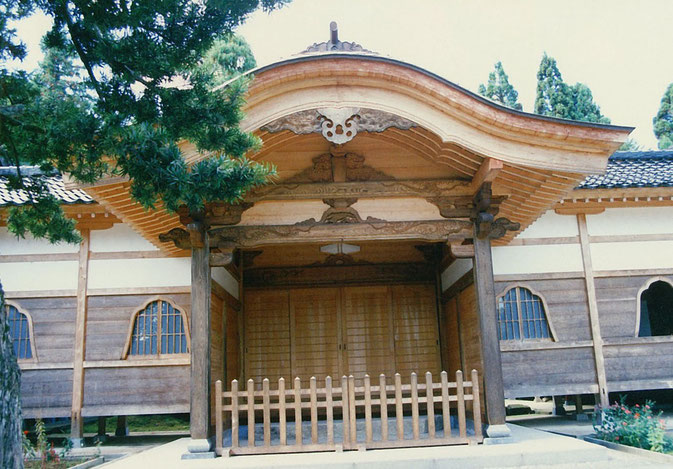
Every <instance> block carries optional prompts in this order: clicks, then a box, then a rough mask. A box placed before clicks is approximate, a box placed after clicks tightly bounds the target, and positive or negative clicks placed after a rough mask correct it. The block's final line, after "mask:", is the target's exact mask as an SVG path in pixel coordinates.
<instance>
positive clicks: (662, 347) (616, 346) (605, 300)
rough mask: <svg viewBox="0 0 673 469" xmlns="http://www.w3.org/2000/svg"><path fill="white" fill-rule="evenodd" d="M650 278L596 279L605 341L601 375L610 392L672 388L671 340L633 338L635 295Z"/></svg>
mask: <svg viewBox="0 0 673 469" xmlns="http://www.w3.org/2000/svg"><path fill="white" fill-rule="evenodd" d="M653 277H655V276H654V275H640V276H635V275H634V276H628V277H606V278H597V279H596V297H597V300H598V314H599V317H600V323H601V332H602V334H603V337H604V338H605V345H604V356H605V373H606V377H607V380H608V389H609V390H610V391H611V392H618V391H627V390H631V389H662V388H663V389H670V388H671V387H673V337H671V336H660V337H642V338H636V337H635V334H636V330H637V328H638V326H639V325H638V324H637V321H638V318H637V307H638V302H639V301H640V298H639V296H638V293H639V292H640V290H641V289H642V288H643V287H644V286H645V285H647V283H648V282H649V281H650V280H652V279H653ZM666 278H669V279H670V278H671V277H670V276H667V277H666Z"/></svg>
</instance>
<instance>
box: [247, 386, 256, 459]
mask: <svg viewBox="0 0 673 469" xmlns="http://www.w3.org/2000/svg"><path fill="white" fill-rule="evenodd" d="M254 386H255V382H254V381H253V380H252V378H251V379H249V380H248V446H249V447H251V448H252V447H253V446H255V388H254Z"/></svg>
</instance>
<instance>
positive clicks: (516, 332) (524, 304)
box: [498, 286, 554, 340]
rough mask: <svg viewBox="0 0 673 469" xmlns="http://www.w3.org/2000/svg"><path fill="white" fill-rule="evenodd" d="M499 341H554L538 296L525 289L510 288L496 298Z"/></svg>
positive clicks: (518, 287)
mask: <svg viewBox="0 0 673 469" xmlns="http://www.w3.org/2000/svg"><path fill="white" fill-rule="evenodd" d="M498 329H499V331H500V340H531V339H550V340H553V339H554V334H553V332H552V330H551V328H550V325H549V322H548V321H547V312H546V311H545V306H544V303H543V301H542V299H541V298H540V296H538V295H536V294H534V293H533V292H532V291H531V290H529V289H528V288H525V287H521V286H516V287H511V288H509V289H508V290H506V291H505V293H503V294H502V295H501V296H499V297H498Z"/></svg>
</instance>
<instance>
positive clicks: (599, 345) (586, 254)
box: [577, 213, 610, 408]
mask: <svg viewBox="0 0 673 469" xmlns="http://www.w3.org/2000/svg"><path fill="white" fill-rule="evenodd" d="M577 227H578V229H579V233H580V247H581V249H582V263H583V265H584V283H585V285H586V289H587V301H588V305H589V323H590V325H591V338H592V340H593V343H594V360H595V365H596V377H597V379H598V393H599V395H600V400H601V406H602V407H603V408H606V407H608V406H609V405H610V400H609V398H608V384H607V378H606V375H605V358H604V356H603V339H602V337H601V326H600V321H599V318H598V300H597V299H596V284H595V282H594V268H593V263H592V260H591V246H590V244H589V233H588V230H587V217H586V215H585V214H583V213H581V214H578V215H577Z"/></svg>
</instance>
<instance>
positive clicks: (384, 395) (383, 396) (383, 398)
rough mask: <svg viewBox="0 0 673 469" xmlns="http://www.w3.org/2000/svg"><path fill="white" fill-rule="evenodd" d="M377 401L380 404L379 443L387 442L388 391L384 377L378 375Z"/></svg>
mask: <svg viewBox="0 0 673 469" xmlns="http://www.w3.org/2000/svg"><path fill="white" fill-rule="evenodd" d="M379 401H380V402H381V409H380V413H381V441H388V390H387V388H386V375H384V374H383V373H381V374H380V375H379Z"/></svg>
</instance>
